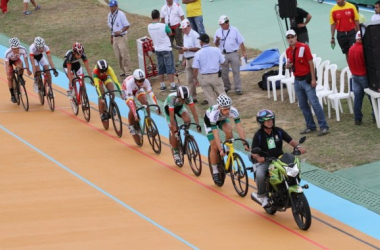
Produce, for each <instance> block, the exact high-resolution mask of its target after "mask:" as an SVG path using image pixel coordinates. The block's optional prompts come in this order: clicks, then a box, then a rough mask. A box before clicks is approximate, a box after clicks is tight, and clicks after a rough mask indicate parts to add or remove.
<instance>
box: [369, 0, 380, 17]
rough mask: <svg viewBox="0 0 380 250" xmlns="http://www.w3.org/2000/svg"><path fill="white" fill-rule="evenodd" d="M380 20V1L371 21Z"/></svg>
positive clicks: (376, 5) (376, 4)
mask: <svg viewBox="0 0 380 250" xmlns="http://www.w3.org/2000/svg"><path fill="white" fill-rule="evenodd" d="M379 20H380V1H377V2H376V3H375V14H374V15H373V16H372V18H371V21H372V22H373V21H379Z"/></svg>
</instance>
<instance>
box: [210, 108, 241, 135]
mask: <svg viewBox="0 0 380 250" xmlns="http://www.w3.org/2000/svg"><path fill="white" fill-rule="evenodd" d="M205 118H206V119H205V123H206V126H207V127H211V128H212V129H217V128H218V126H217V124H218V123H219V122H221V121H224V120H227V119H228V118H232V119H234V121H235V124H237V123H239V122H240V116H239V112H238V111H237V109H236V108H234V107H231V109H230V113H229V116H224V115H223V114H222V113H221V112H220V110H219V106H218V105H217V104H216V105H214V106H211V107H209V108H208V109H207V110H206V114H205ZM208 123H209V124H208Z"/></svg>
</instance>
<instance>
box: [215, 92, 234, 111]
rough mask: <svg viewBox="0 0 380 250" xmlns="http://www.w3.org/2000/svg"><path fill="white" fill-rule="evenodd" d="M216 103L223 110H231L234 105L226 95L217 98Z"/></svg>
mask: <svg viewBox="0 0 380 250" xmlns="http://www.w3.org/2000/svg"><path fill="white" fill-rule="evenodd" d="M216 102H217V103H218V105H219V107H221V108H229V107H231V105H232V100H231V98H229V97H228V96H226V95H220V96H218V98H216Z"/></svg>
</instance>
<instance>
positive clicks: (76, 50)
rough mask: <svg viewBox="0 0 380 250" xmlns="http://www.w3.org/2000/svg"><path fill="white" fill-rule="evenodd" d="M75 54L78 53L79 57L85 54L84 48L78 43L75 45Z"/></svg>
mask: <svg viewBox="0 0 380 250" xmlns="http://www.w3.org/2000/svg"><path fill="white" fill-rule="evenodd" d="M73 52H75V53H77V54H78V55H82V54H83V52H84V48H83V46H82V44H80V43H78V42H76V43H74V44H73Z"/></svg>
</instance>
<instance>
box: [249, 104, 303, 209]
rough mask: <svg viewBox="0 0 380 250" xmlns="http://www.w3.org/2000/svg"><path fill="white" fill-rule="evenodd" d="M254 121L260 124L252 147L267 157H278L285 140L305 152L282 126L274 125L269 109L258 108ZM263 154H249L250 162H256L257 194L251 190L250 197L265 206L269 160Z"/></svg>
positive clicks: (266, 203)
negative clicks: (258, 149)
mask: <svg viewBox="0 0 380 250" xmlns="http://www.w3.org/2000/svg"><path fill="white" fill-rule="evenodd" d="M256 121H257V123H258V124H259V125H260V129H259V130H257V131H256V133H255V135H254V136H253V139H252V147H251V149H254V148H257V147H258V148H260V149H261V151H263V152H266V153H268V155H265V156H269V157H276V158H278V157H279V156H281V155H282V154H283V153H284V152H283V151H282V141H285V142H287V143H288V144H289V145H291V146H292V147H293V148H295V147H297V149H298V150H299V151H300V152H301V154H304V153H306V150H305V149H303V148H301V146H300V145H299V144H298V142H297V141H295V140H293V139H292V137H290V135H289V134H288V133H286V132H285V130H283V129H282V128H279V127H276V126H275V115H274V113H273V112H272V111H271V110H269V109H263V110H260V111H259V112H258V113H257V115H256ZM265 156H264V154H262V155H261V154H260V153H259V154H251V157H252V158H251V160H252V162H256V163H257V164H256V167H257V168H256V171H255V178H256V185H257V194H256V193H255V192H252V194H251V198H252V199H253V200H254V198H253V197H255V196H257V198H258V200H259V201H260V202H261V205H262V207H267V206H268V205H269V201H268V197H267V193H266V191H267V190H266V186H265V178H266V176H267V175H268V167H269V164H270V162H267V161H265Z"/></svg>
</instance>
